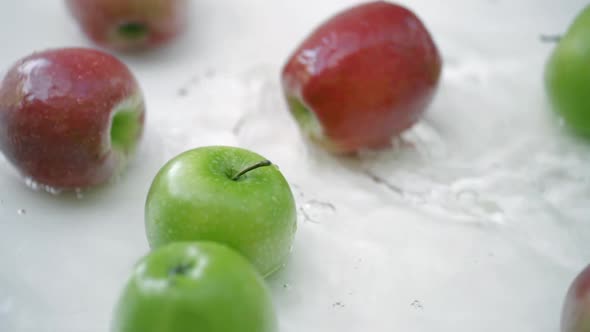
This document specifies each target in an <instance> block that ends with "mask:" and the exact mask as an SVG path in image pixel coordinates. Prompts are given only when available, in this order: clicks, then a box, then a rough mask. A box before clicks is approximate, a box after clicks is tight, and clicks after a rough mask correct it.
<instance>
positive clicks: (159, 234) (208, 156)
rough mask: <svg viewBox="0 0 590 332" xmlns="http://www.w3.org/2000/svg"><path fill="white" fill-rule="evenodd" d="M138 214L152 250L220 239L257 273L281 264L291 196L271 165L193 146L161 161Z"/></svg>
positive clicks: (241, 153) (289, 231)
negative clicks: (245, 258)
mask: <svg viewBox="0 0 590 332" xmlns="http://www.w3.org/2000/svg"><path fill="white" fill-rule="evenodd" d="M145 218H146V220H145V222H146V232H147V238H148V241H149V243H150V246H151V247H152V248H157V247H160V246H162V245H165V244H168V243H170V242H178V241H198V240H208V241H215V242H221V243H224V244H227V245H228V246H230V247H231V248H233V249H235V250H237V251H239V252H240V253H242V254H243V255H244V256H246V257H247V258H248V259H249V260H250V261H251V262H252V264H253V265H254V266H255V267H256V268H258V270H259V271H260V273H261V274H262V275H263V276H268V275H269V274H271V273H272V272H274V271H276V270H277V269H279V268H280V267H282V266H283V265H284V264H285V261H286V259H287V257H288V255H289V253H290V251H291V247H292V243H293V237H294V235H295V230H296V228H297V226H296V225H297V223H296V210H295V201H294V199H293V194H292V193H291V189H290V188H289V184H288V183H287V181H286V180H285V178H284V177H283V175H282V174H281V172H280V171H279V169H278V168H277V167H276V166H274V165H272V164H271V163H270V162H269V161H268V160H266V159H265V158H264V157H262V156H260V155H258V154H256V153H254V152H251V151H249V150H245V149H241V148H236V147H227V146H208V147H201V148H197V149H194V150H190V151H187V152H184V153H182V154H180V155H179V156H177V157H175V158H173V159H172V160H170V161H169V162H168V163H166V165H164V167H163V168H162V169H161V170H160V171H159V173H158V174H157V175H156V177H155V179H154V181H153V182H152V185H151V188H150V190H149V194H148V197H147V201H146V207H145Z"/></svg>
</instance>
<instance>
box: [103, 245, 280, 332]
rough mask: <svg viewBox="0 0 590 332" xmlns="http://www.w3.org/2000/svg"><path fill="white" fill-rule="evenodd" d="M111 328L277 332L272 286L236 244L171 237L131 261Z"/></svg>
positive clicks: (139, 331) (126, 330) (170, 331)
mask: <svg viewBox="0 0 590 332" xmlns="http://www.w3.org/2000/svg"><path fill="white" fill-rule="evenodd" d="M114 316H115V317H114V319H113V322H112V329H111V330H112V332H191V331H198V332H275V331H276V330H277V320H276V315H275V312H274V309H273V306H272V302H271V297H270V292H269V290H268V288H267V287H266V285H265V283H264V280H263V279H262V277H261V276H260V275H259V274H258V272H257V271H256V269H254V267H252V265H251V264H250V263H249V262H248V261H247V260H246V259H245V258H244V257H243V256H242V255H240V254H238V253H236V252H235V251H234V250H232V249H230V248H228V247H226V246H224V245H221V244H217V243H212V242H185V243H173V244H170V245H168V246H164V247H162V248H159V249H158V250H154V251H153V252H152V253H151V254H149V255H148V256H146V257H144V258H143V259H142V260H141V261H140V262H139V263H138V264H137V265H136V267H135V269H134V271H133V274H132V276H131V278H130V280H129V281H128V283H127V285H126V287H125V289H124V291H123V294H122V295H121V298H120V299H119V302H118V305H117V307H116V309H115V315H114Z"/></svg>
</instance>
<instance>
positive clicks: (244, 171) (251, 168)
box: [232, 160, 272, 181]
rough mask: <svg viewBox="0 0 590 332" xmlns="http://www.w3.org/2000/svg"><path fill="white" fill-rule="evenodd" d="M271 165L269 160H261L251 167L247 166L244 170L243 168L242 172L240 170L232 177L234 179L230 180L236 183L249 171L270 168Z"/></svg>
mask: <svg viewBox="0 0 590 332" xmlns="http://www.w3.org/2000/svg"><path fill="white" fill-rule="evenodd" d="M270 165H272V163H271V162H270V160H263V161H260V162H257V163H256V164H254V165H252V166H248V167H246V168H244V169H243V170H241V171H240V172H239V173H238V174H236V175H234V177H233V178H232V180H234V181H238V180H239V179H240V177H241V176H242V175H244V174H246V173H248V172H250V171H253V170H255V169H257V168H260V167H265V166H270Z"/></svg>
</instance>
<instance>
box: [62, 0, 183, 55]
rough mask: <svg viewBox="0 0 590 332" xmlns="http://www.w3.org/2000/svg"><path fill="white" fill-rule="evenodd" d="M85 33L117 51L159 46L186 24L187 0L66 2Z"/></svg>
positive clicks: (175, 34) (67, 0) (82, 0)
mask: <svg viewBox="0 0 590 332" xmlns="http://www.w3.org/2000/svg"><path fill="white" fill-rule="evenodd" d="M66 2H67V5H68V7H69V9H70V11H71V13H72V15H73V16H74V18H75V19H76V20H77V21H78V23H79V24H80V26H81V28H82V30H83V31H84V32H85V33H86V34H87V35H88V36H89V37H90V39H92V40H93V41H94V42H95V43H97V44H99V45H101V46H103V47H107V48H110V49H115V50H121V51H126V50H136V49H145V48H150V47H155V46H159V45H161V44H163V43H165V42H168V41H169V40H171V39H173V38H174V37H176V36H177V35H178V34H179V33H180V32H181V31H182V30H183V28H184V26H185V23H186V20H187V19H186V13H187V5H188V1H187V0H66Z"/></svg>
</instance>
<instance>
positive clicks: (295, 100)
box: [282, 1, 442, 153]
mask: <svg viewBox="0 0 590 332" xmlns="http://www.w3.org/2000/svg"><path fill="white" fill-rule="evenodd" d="M441 66H442V63H441V59H440V55H439V52H438V50H437V48H436V45H435V44H434V42H433V40H432V38H431V36H430V34H429V33H428V31H427V30H426V28H425V26H424V25H423V24H422V22H421V21H420V19H418V18H417V17H416V16H415V15H414V14H413V13H412V12H411V11H409V10H408V9H406V8H404V7H402V6H399V5H396V4H392V3H388V2H384V1H377V2H370V3H366V4H361V5H358V6H356V7H353V8H350V9H348V10H346V11H344V12H342V13H340V14H338V15H336V16H334V17H332V18H331V19H329V20H328V21H327V22H325V23H324V24H323V25H321V26H320V27H319V28H317V29H316V30H315V31H314V32H313V33H312V34H311V35H310V36H309V37H308V38H307V39H306V40H305V41H304V42H303V43H302V44H301V46H299V48H297V50H296V51H295V52H294V54H293V55H292V56H291V57H290V59H289V61H288V62H287V64H286V65H285V67H284V68H283V73H282V84H283V90H284V94H285V96H286V99H287V101H288V104H289V107H290V110H291V113H292V115H293V116H294V117H295V119H296V120H297V121H298V123H299V125H300V127H301V129H302V131H303V132H304V133H305V134H306V135H307V136H308V137H309V138H311V140H312V141H314V142H316V143H319V144H320V145H321V146H323V147H324V148H326V149H328V150H330V151H332V152H336V153H351V152H355V151H358V150H360V149H375V148H382V147H386V146H389V145H390V144H391V141H392V138H393V137H394V136H396V135H398V134H399V133H401V132H402V131H403V130H405V129H407V128H409V127H411V126H412V125H413V124H414V123H415V122H416V121H417V120H418V119H419V118H420V116H421V115H422V114H423V112H424V111H425V109H426V108H427V106H428V105H429V103H430V102H431V100H432V98H433V95H434V92H435V90H436V87H437V84H438V81H439V77H440V73H441Z"/></svg>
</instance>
